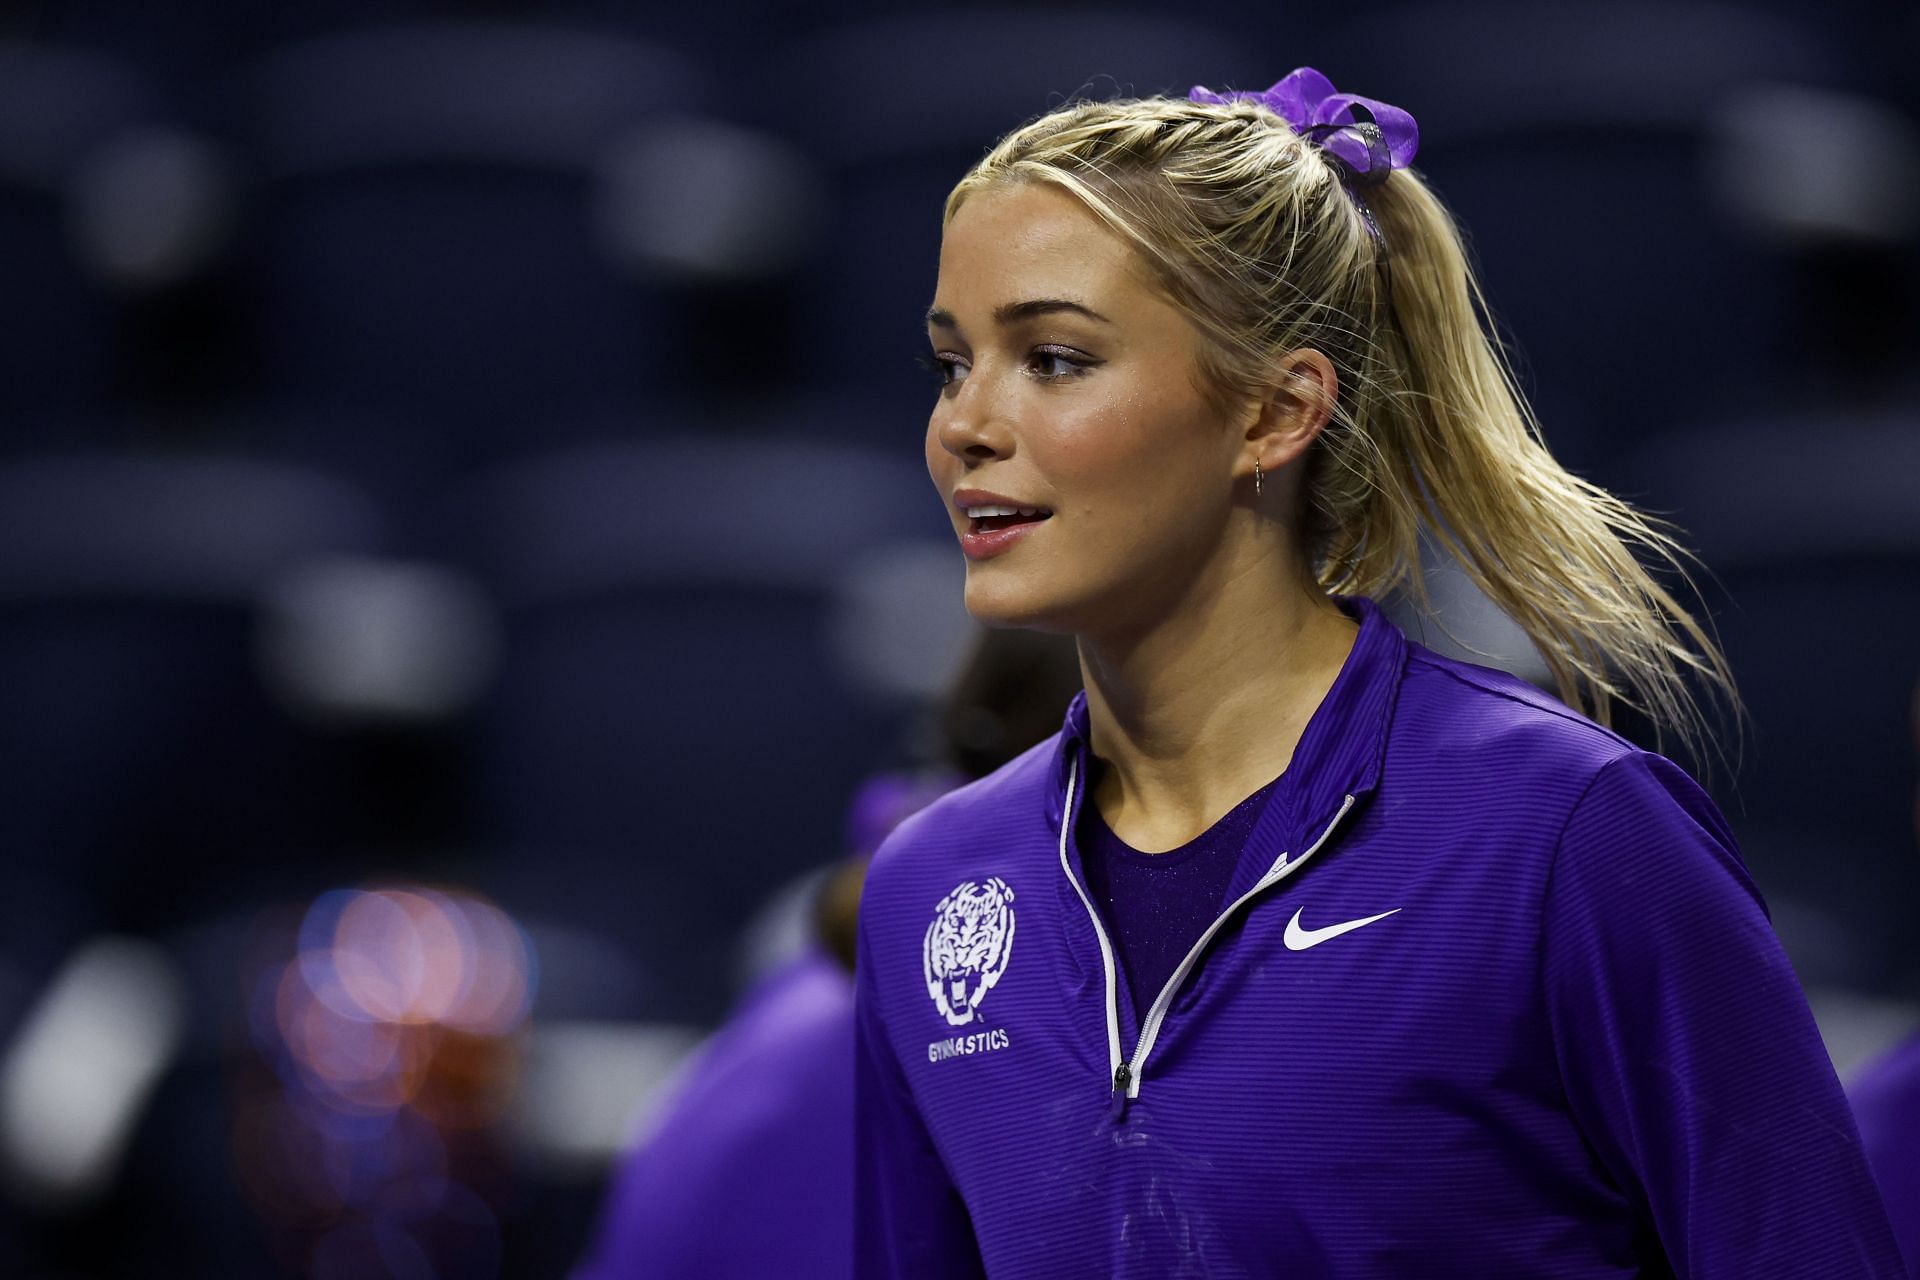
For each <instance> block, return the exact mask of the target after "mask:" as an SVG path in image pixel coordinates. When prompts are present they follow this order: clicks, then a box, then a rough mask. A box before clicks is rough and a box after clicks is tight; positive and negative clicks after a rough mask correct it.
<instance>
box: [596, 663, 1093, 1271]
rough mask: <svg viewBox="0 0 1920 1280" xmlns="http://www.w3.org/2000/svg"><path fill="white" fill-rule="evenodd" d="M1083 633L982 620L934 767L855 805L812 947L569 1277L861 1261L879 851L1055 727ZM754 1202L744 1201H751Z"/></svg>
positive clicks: (659, 1143) (699, 1071)
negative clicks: (871, 903)
mask: <svg viewBox="0 0 1920 1280" xmlns="http://www.w3.org/2000/svg"><path fill="white" fill-rule="evenodd" d="M1078 687H1079V665H1078V663H1077V661H1076V660H1075V657H1074V652H1073V648H1072V646H1071V645H1070V644H1067V643H1066V642H1064V641H1062V640H1060V639H1059V638H1057V637H1052V636H1041V635H1037V634H1034V633H1031V632H1015V631H1001V632H986V633H983V634H982V635H981V636H980V637H979V638H978V640H977V642H976V644H975V646H974V649H973V651H972V653H971V655H970V656H969V659H968V661H967V663H966V664H965V666H964V667H963V668H962V670H961V672H960V674H959V676H958V678H957V679H956V681H955V682H954V685H953V687H952V688H951V689H950V691H949V693H948V696H947V697H946V698H945V699H944V701H943V704H942V706H941V708H940V714H939V717H938V721H937V723H938V737H939V746H938V751H937V753H936V755H937V762H936V763H935V764H934V765H932V766H931V767H928V768H923V769H916V770H902V771H898V772H889V773H881V774H877V775H875V776H874V777H872V778H870V779H869V780H868V781H867V782H866V783H865V784H864V785H863V786H862V787H861V788H860V789H859V791H858V792H856V794H855V795H854V797H853V799H852V801H851V802H850V804H849V805H848V815H847V835H846V844H847V848H848V849H849V850H850V851H851V852H850V855H849V856H848V857H847V858H846V859H845V860H843V861H842V862H840V863H839V864H838V865H837V866H835V867H834V868H833V869H832V871H831V872H830V873H829V874H828V875H827V876H826V878H825V879H824V880H823V881H822V882H821V884H820V886H819V889H818V891H817V892H816V893H815V894H814V897H813V902H812V911H811V921H810V923H811V930H810V933H811V943H810V945H809V946H808V947H807V948H806V950H805V951H804V952H802V953H801V954H800V955H798V956H796V957H794V958H793V959H792V960H790V961H789V962H787V963H786V964H784V965H782V966H780V967H778V968H776V969H775V970H774V971H773V972H771V973H770V974H768V975H767V976H766V977H765V978H763V979H762V980H761V981H760V982H758V983H756V984H755V985H754V987H753V988H752V989H751V990H750V991H749V992H748V993H747V994H746V996H745V997H744V998H743V999H742V1000H741V1002H740V1005H739V1007H738V1008H737V1009H736V1010H735V1011H734V1013H733V1014H732V1016H731V1017H730V1018H729V1019H728V1020H727V1023H726V1025H724V1026H723V1027H721V1028H720V1030H719V1031H717V1032H715V1034H714V1035H713V1037H712V1038H711V1040H709V1042H708V1043H707V1044H706V1045H705V1046H704V1047H703V1048H702V1049H701V1050H700V1051H699V1052H698V1053H697V1054H696V1055H695V1057H694V1058H693V1059H692V1061H691V1062H690V1063H689V1065H688V1067H687V1069H686V1070H685V1071H684V1073H683V1075H682V1077H681V1083H680V1084H679V1085H678V1087H677V1088H676V1090H675V1092H674V1094H673V1096H672V1097H671V1099H670V1100H669V1101H668V1102H667V1103H666V1104H665V1105H664V1107H663V1108H662V1111H661V1113H660V1118H659V1120H658V1121H657V1123H655V1124H654V1125H652V1126H651V1127H650V1128H649V1130H648V1132H647V1133H646V1135H645V1136H644V1137H643V1138H641V1139H640V1140H639V1141H638V1142H636V1143H635V1144H634V1146H633V1148H632V1150H631V1151H630V1152H629V1153H628V1155H627V1156H626V1157H625V1158H624V1159H623V1160H622V1161H621V1164H620V1167H619V1169H618V1171H617V1172H616V1174H615V1177H614V1180H613V1183H612V1187H611V1190H610V1192H609V1194H608V1196H607V1200H606V1203H605V1205H604V1207H603V1209H602V1212H601V1223H600V1228H599V1232H598V1236H597V1239H596V1240H595V1242H594V1245H593V1248H592V1250H591V1252H590V1253H589V1254H588V1257H587V1260H586V1261H584V1262H583V1263H582V1264H581V1266H580V1267H579V1268H578V1269H577V1270H576V1271H575V1272H574V1275H573V1280H619V1278H621V1277H638V1276H687V1277H692V1276H701V1277H712V1278H715V1280H727V1278H735V1277H737V1278H738V1280H750V1278H751V1280H757V1278H758V1277H762V1276H770V1275H779V1276H782V1277H786V1278H787V1280H804V1278H805V1277H809V1276H819V1277H822V1278H823V1280H827V1278H832V1280H843V1278H844V1277H845V1276H846V1275H847V1274H848V1273H849V1272H850V1271H851V1269H852V1266H853V976H852V975H853V951H854V936H855V918H856V915H857V912H858V908H859V902H860V889H861V883H862V881H863V880H864V878H865V874H866V865H867V859H868V858H869V857H870V856H871V854H872V852H873V850H874V849H875V848H876V847H877V846H878V845H879V843H880V841H881V840H882V839H883V838H884V837H885V836H886V834H887V833H888V832H889V831H891V830H892V829H893V828H894V827H895V826H896V825H897V824H898V823H899V822H900V821H901V820H902V819H903V818H905V817H907V816H908V815H910V814H912V813H913V812H915V811H916V810H918V809H920V808H921V807H923V806H924V805H925V804H927V803H928V802H929V801H930V800H932V799H934V798H935V797H936V796H938V795H940V794H942V793H944V792H946V791H948V790H950V789H951V788H952V787H953V786H955V785H957V784H959V783H960V782H962V781H965V780H966V779H968V778H972V777H979V776H982V775H984V774H986V773H990V772H992V771H993V770H994V769H996V768H998V767H999V766H1000V765H1001V764H1004V763H1005V762H1006V761H1008V760H1010V759H1012V758H1013V757H1014V756H1016V755H1018V754H1019V753H1020V752H1021V751H1024V750H1026V749H1027V748H1028V747H1030V746H1032V745H1033V744H1034V743H1036V742H1038V741H1040V740H1041V739H1042V738H1044V737H1046V736H1047V734H1049V733H1051V732H1052V730H1053V727H1054V726H1055V725H1056V724H1058V723H1059V719H1060V714H1061V711H1062V709H1063V708H1064V707H1065V706H1066V703H1067V700H1068V698H1069V697H1071V696H1072V694H1073V693H1074V692H1075V690H1076V689H1077V688H1078ZM743 1208H745V1209H747V1210H748V1211H747V1212H742V1210H743Z"/></svg>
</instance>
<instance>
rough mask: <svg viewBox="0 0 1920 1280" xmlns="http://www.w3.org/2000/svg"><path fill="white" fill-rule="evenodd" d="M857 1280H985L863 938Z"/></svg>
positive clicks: (857, 1034)
mask: <svg viewBox="0 0 1920 1280" xmlns="http://www.w3.org/2000/svg"><path fill="white" fill-rule="evenodd" d="M854 972H855V975H856V976H855V979H854V1028H855V1030H854V1096H855V1097H856V1098H857V1099H858V1103H857V1106H856V1109H855V1120H854V1178H853V1190H854V1267H853V1274H854V1276H855V1277H856V1280H897V1278H898V1277H905V1276H912V1277H914V1278H915V1280H949V1278H954V1280H958V1278H960V1277H967V1278H973V1277H983V1276H984V1275H985V1274H986V1270H985V1267H984V1265H983V1264H982V1262H981V1260H980V1249H979V1245H978V1243H977V1242H976V1241H975V1239H974V1235H973V1223H972V1221H971V1220H970V1219H969V1218H968V1216H967V1209H966V1205H965V1204H963V1203H962V1202H961V1199H960V1193H959V1192H958V1191H957V1190H956V1189H955V1188H954V1185H953V1182H952V1180H951V1179H950V1178H949V1177H948V1175H947V1170H946V1166H945V1165H944V1164H943V1163H942V1162H941V1159H940V1155H939V1152H937V1151H936V1150H934V1146H933V1139H932V1138H931V1137H929V1136H928V1134H927V1130H926V1126H925V1124H924V1123H923V1122H922V1121H921V1119H920V1112H919V1109H918V1108H917V1107H916V1106H915V1105H914V1101H913V1096H912V1094H911V1093H910V1092H909V1090H908V1087H907V1080H906V1075H905V1073H903V1072H902V1071H901V1070H900V1061H899V1059H898V1058H896V1057H895V1056H894V1052H893V1046H892V1045H891V1044H890V1043H889V1041H888V1039H887V1032H886V1028H885V1027H884V1026H882V1025H881V1022H880V1017H879V1013H878V1011H877V1009H876V1008H875V1003H876V1000H875V994H874V992H873V991H872V989H871V988H870V986H869V977H870V975H872V973H873V972H874V967H873V965H872V963H871V962H869V960H868V959H867V932H866V929H865V927H864V922H863V927H862V928H861V931H860V941H859V952H858V959H857V960H856V962H855V966H854Z"/></svg>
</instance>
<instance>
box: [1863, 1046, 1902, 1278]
mask: <svg viewBox="0 0 1920 1280" xmlns="http://www.w3.org/2000/svg"><path fill="white" fill-rule="evenodd" d="M1847 1098H1848V1100H1849V1101H1851V1102H1852V1103H1853V1118H1854V1120H1855V1121H1857V1122H1858V1123H1859V1125H1860V1141H1861V1143H1862V1144H1863V1145H1864V1146H1865V1147H1866V1150H1867V1162H1868V1163H1869V1164H1870V1165H1872V1166H1873V1175H1874V1177H1875V1178H1876V1179H1877V1180H1878V1181H1879V1183H1880V1192H1881V1194H1882V1195H1883V1196H1885V1197H1886V1201H1887V1213H1888V1215H1889V1216H1890V1217H1891V1218H1892V1219H1893V1235H1894V1239H1896V1240H1898V1241H1899V1242H1900V1249H1901V1252H1903V1253H1905V1254H1906V1255H1907V1268H1908V1271H1909V1273H1910V1274H1911V1275H1912V1276H1913V1277H1914V1278H1915V1280H1920V1035H1914V1036H1909V1037H1908V1038H1907V1039H1906V1040H1905V1041H1903V1042H1901V1043H1900V1044H1899V1045H1896V1046H1895V1047H1894V1048H1893V1049H1891V1050H1889V1051H1888V1052H1887V1053H1886V1055H1885V1056H1883V1057H1881V1058H1879V1059H1878V1060H1877V1061H1875V1062H1874V1063H1873V1064H1872V1065H1871V1066H1869V1067H1868V1068H1867V1069H1866V1070H1865V1071H1862V1072H1861V1073H1860V1074H1859V1075H1858V1076H1857V1077H1855V1078H1854V1081H1853V1084H1852V1086H1851V1087H1850V1088H1849V1089H1848V1090H1847Z"/></svg>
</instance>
